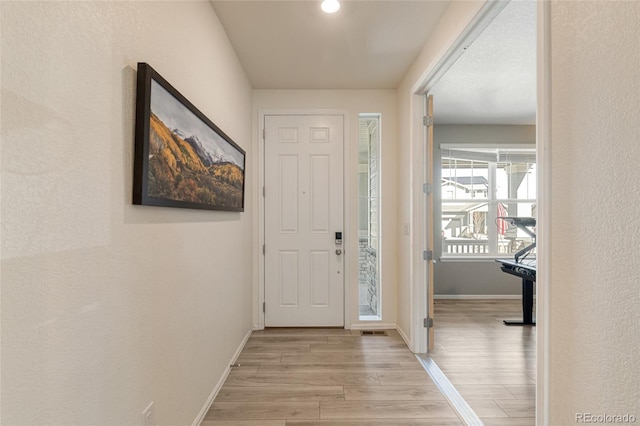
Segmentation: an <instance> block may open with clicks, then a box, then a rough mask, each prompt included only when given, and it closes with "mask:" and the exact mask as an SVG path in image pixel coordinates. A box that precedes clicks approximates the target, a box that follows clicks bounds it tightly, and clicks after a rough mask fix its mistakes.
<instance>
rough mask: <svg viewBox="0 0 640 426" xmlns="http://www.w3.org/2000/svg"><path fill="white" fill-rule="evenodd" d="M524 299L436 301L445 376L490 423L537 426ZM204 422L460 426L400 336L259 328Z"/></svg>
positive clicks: (228, 425) (209, 425)
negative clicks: (514, 322) (517, 321)
mask: <svg viewBox="0 0 640 426" xmlns="http://www.w3.org/2000/svg"><path fill="white" fill-rule="evenodd" d="M520 306H521V303H520V301H518V300H506V301H505V300H500V301H451V300H437V301H436V305H435V309H436V312H435V318H436V321H437V325H436V342H437V343H436V349H435V351H434V352H433V353H432V354H431V355H432V358H433V359H434V360H435V361H436V363H437V364H438V365H439V367H440V368H441V369H442V371H443V372H444V373H445V374H446V375H447V377H448V378H449V380H450V381H451V382H452V383H453V385H454V386H455V387H456V389H457V390H458V392H460V394H461V395H462V396H463V397H464V398H465V400H466V401H467V402H468V403H469V405H470V406H471V408H472V409H473V410H474V411H476V413H477V414H478V416H479V417H480V418H481V419H482V420H483V422H484V423H485V424H486V425H513V426H519V425H522V426H524V425H533V424H535V420H534V412H535V406H534V399H535V328H533V327H507V326H504V325H503V324H502V322H501V320H502V319H503V318H507V317H509V318H511V317H518V316H519V315H521V312H520ZM237 363H238V364H240V365H239V366H236V367H233V368H232V371H231V373H230V374H229V377H228V378H227V380H226V381H225V383H224V385H223V387H222V389H221V390H220V392H219V393H218V395H217V397H216V399H215V401H214V402H213V404H212V406H211V409H210V410H209V412H208V413H207V415H206V416H205V420H204V421H203V423H202V425H203V426H257V425H260V426H322V425H324V426H326V425H335V426H364V425H385V426H400V425H438V426H448V425H460V424H463V423H462V422H461V421H460V420H459V419H458V417H457V415H456V413H455V412H454V410H453V408H452V407H451V406H450V405H449V403H448V402H447V401H446V399H445V397H444V396H443V395H442V394H441V393H440V391H439V390H438V388H437V387H436V386H435V384H434V383H433V382H432V381H431V379H430V378H429V376H428V375H427V373H426V372H425V371H424V369H423V367H422V366H421V365H420V363H419V362H418V361H417V360H416V359H415V356H414V355H413V354H412V353H411V352H410V351H409V349H408V348H407V347H406V345H405V344H404V341H403V340H402V339H401V338H400V336H399V334H398V333H397V332H396V331H393V330H390V331H388V336H361V335H360V332H359V331H350V330H343V329H267V330H263V331H255V332H254V333H253V334H252V335H251V338H250V339H249V341H248V342H247V345H246V346H245V348H244V350H243V351H242V353H241V355H240V357H239V359H238V361H237Z"/></svg>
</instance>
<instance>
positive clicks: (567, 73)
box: [548, 1, 640, 425]
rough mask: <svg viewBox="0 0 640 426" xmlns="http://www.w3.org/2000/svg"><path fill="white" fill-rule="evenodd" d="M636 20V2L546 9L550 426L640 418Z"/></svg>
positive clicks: (639, 52) (639, 54)
mask: <svg viewBox="0 0 640 426" xmlns="http://www.w3.org/2000/svg"><path fill="white" fill-rule="evenodd" d="M638 22H640V3H638V2H617V1H597V2H553V3H551V28H550V30H551V31H550V34H551V63H550V66H551V70H550V71H551V81H550V83H551V105H550V111H551V140H550V149H551V154H550V170H549V173H550V176H551V188H550V207H551V217H550V220H551V222H550V224H549V225H550V234H549V237H550V241H549V243H550V248H551V253H549V262H550V268H549V273H550V282H549V302H550V303H549V304H550V306H549V315H550V322H549V324H548V327H549V336H548V337H549V351H550V354H549V356H550V364H549V401H550V406H549V410H550V417H549V424H552V425H559V424H573V423H575V421H576V417H575V416H576V413H583V412H587V413H592V414H604V413H607V414H625V413H629V414H634V415H635V416H636V419H640V405H639V403H638V401H640V368H638V348H640V327H639V325H640V310H639V309H638V306H639V305H640V284H639V283H640V257H639V256H638V254H639V250H638V247H640V232H639V231H638V230H639V229H640V216H639V215H638V211H639V207H640V202H639V200H638V194H640V181H639V180H638V159H639V158H640V144H639V142H640V141H639V140H638V129H640V104H639V103H638V95H639V94H640V80H639V79H638V69H639V67H640V49H639V48H638V40H640V26H639V25H638ZM616 189H617V190H616ZM630 194H634V195H630ZM636 421H640V420H636ZM608 423H611V422H608Z"/></svg>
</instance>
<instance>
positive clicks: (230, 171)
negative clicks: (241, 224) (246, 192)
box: [148, 112, 244, 208]
mask: <svg viewBox="0 0 640 426" xmlns="http://www.w3.org/2000/svg"><path fill="white" fill-rule="evenodd" d="M149 127H150V131H149V174H148V196H150V197H156V198H166V199H171V200H177V201H186V202H193V203H199V204H207V205H215V206H221V207H230V208H241V207H242V205H243V203H242V201H243V200H242V197H243V194H242V190H243V175H244V174H243V170H242V169H241V168H240V167H238V166H237V165H235V164H233V163H231V162H228V161H225V160H224V158H221V157H218V156H216V155H215V154H213V153H211V152H209V151H208V150H207V149H206V148H205V147H204V145H203V144H202V142H201V141H200V140H199V139H198V138H197V136H188V137H187V136H186V135H185V134H184V133H183V132H181V131H180V130H178V129H173V130H172V129H169V128H168V127H167V126H166V125H165V124H164V123H163V122H162V120H160V118H158V116H156V115H155V114H153V112H152V113H151V118H150V126H149Z"/></svg>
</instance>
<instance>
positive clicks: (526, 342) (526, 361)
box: [429, 300, 536, 426]
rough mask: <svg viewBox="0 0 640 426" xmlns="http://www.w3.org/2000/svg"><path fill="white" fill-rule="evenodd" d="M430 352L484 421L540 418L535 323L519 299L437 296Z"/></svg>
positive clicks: (515, 425) (510, 422)
mask: <svg viewBox="0 0 640 426" xmlns="http://www.w3.org/2000/svg"><path fill="white" fill-rule="evenodd" d="M434 317H435V321H436V328H435V342H436V345H435V350H434V351H433V352H431V353H430V354H429V355H430V356H431V358H432V359H433V360H434V361H435V362H436V363H437V364H438V366H439V367H440V369H441V370H442V371H443V372H444V374H445V375H446V376H447V378H448V379H449V381H450V382H451V383H452V384H453V385H454V386H455V388H456V389H457V390H458V392H459V393H460V394H461V395H462V397H463V398H464V399H465V401H467V403H468V404H469V406H471V408H472V409H473V410H474V411H475V412H476V414H477V415H478V416H479V417H480V418H481V419H482V421H483V422H484V424H485V425H513V426H519V425H534V424H535V377H536V376H535V374H536V354H535V350H536V340H535V336H536V335H535V330H536V329H535V327H532V326H526V327H521V326H506V325H504V324H503V323H502V320H503V319H514V318H522V302H521V301H520V300H436V301H435V313H434Z"/></svg>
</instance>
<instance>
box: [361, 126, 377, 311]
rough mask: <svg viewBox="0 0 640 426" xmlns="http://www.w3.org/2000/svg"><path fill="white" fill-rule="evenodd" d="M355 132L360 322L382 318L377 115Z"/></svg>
mask: <svg viewBox="0 0 640 426" xmlns="http://www.w3.org/2000/svg"><path fill="white" fill-rule="evenodd" d="M358 127H359V129H358V135H359V136H358V294H359V296H358V306H359V319H360V320H364V321H366V320H370V321H371V320H373V321H376V320H380V319H381V318H382V313H381V310H380V308H381V306H382V303H381V302H382V299H381V296H382V294H381V292H380V289H381V282H380V277H381V274H380V258H381V253H380V154H379V153H380V114H360V116H359V126H358Z"/></svg>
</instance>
